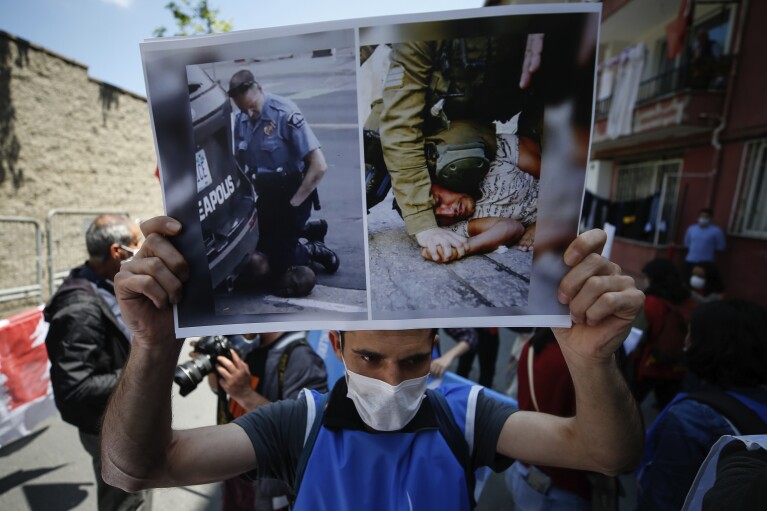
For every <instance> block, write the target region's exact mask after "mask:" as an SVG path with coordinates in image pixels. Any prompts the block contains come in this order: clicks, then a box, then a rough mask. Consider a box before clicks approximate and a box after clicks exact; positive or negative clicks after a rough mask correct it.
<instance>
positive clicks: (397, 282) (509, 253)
mask: <svg viewBox="0 0 767 511" xmlns="http://www.w3.org/2000/svg"><path fill="white" fill-rule="evenodd" d="M392 200H393V195H392V194H391V192H390V193H389V196H388V197H387V198H386V199H385V200H384V201H383V202H381V204H379V205H377V206H375V207H374V208H372V209H371V210H370V214H369V215H368V233H369V241H368V243H369V251H370V286H371V290H372V302H373V304H372V307H373V311H374V318H375V313H376V312H406V311H413V310H430V309H450V308H457V307H461V308H467V307H475V308H479V307H518V306H522V305H525V304H526V303H527V295H528V292H529V289H530V274H531V272H532V263H533V254H532V253H531V252H522V251H521V250H519V249H517V248H515V247H511V248H509V249H508V250H503V247H502V249H501V251H496V252H493V253H490V254H482V255H474V256H470V257H467V258H465V259H461V260H458V261H454V262H451V263H449V264H438V263H434V262H432V261H427V260H425V259H423V258H422V257H421V250H420V248H419V246H418V243H416V241H415V239H414V238H413V237H411V236H408V234H407V232H406V231H405V223H404V222H403V221H402V219H401V218H400V216H399V214H397V212H396V211H394V210H393V209H392ZM402 317H407V314H403V315H402Z"/></svg>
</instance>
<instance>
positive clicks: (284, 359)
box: [277, 338, 311, 399]
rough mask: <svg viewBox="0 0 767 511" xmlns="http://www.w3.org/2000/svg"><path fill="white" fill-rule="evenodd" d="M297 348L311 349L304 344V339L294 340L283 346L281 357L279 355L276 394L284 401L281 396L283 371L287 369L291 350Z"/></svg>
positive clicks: (283, 381)
mask: <svg viewBox="0 0 767 511" xmlns="http://www.w3.org/2000/svg"><path fill="white" fill-rule="evenodd" d="M299 346H307V347H308V348H310V349H311V346H310V345H309V343H308V342H306V338H303V339H296V340H294V341H292V342H291V343H290V344H288V345H287V346H285V351H283V352H282V355H280V363H279V364H278V365H277V392H278V394H277V395H278V396H280V399H284V396H283V395H282V391H283V387H284V383H285V370H286V369H287V368H288V361H289V360H290V354H291V353H293V350H294V349H296V348H298V347H299Z"/></svg>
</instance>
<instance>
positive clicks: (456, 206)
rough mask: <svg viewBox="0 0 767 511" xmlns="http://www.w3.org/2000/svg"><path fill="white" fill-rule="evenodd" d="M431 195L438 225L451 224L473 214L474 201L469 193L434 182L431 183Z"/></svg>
mask: <svg viewBox="0 0 767 511" xmlns="http://www.w3.org/2000/svg"><path fill="white" fill-rule="evenodd" d="M431 195H432V197H434V216H435V217H436V218H437V224H438V225H451V224H454V223H456V222H458V221H460V220H463V219H465V218H469V217H470V216H471V215H473V214H474V205H475V201H474V199H473V198H472V197H471V196H470V195H467V194H465V193H458V192H454V191H452V190H448V189H447V188H444V187H442V186H439V185H435V184H433V185H431Z"/></svg>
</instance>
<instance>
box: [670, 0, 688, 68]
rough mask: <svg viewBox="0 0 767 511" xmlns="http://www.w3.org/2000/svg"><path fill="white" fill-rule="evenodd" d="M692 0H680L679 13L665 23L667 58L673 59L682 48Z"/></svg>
mask: <svg viewBox="0 0 767 511" xmlns="http://www.w3.org/2000/svg"><path fill="white" fill-rule="evenodd" d="M692 1H693V0H680V2H679V13H678V14H677V16H676V18H674V21H672V22H671V23H669V24H668V25H666V40H667V41H668V43H667V49H668V58H669V60H674V59H675V58H676V56H677V55H679V54H680V53H681V52H682V50H683V49H684V35H685V32H686V31H687V25H688V22H689V20H690V15H691V14H692Z"/></svg>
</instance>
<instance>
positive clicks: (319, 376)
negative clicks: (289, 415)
mask: <svg viewBox="0 0 767 511" xmlns="http://www.w3.org/2000/svg"><path fill="white" fill-rule="evenodd" d="M191 355H192V356H193V359H192V360H190V361H189V362H186V363H184V364H181V365H179V366H178V367H177V368H176V375H175V378H174V380H175V381H176V383H177V384H179V387H180V392H181V395H182V396H184V395H187V394H189V393H190V392H191V391H192V390H194V389H195V388H196V387H197V385H198V384H199V383H200V382H201V381H202V379H203V378H204V377H205V376H206V375H207V376H208V383H209V384H210V387H211V388H212V389H213V391H214V392H216V393H217V394H218V396H219V400H218V413H217V421H216V422H217V423H218V424H227V423H229V422H231V421H232V420H234V419H236V418H237V417H240V416H242V415H244V414H245V413H247V412H249V411H251V410H254V409H256V408H258V407H260V406H264V405H267V404H269V403H271V402H274V401H280V400H283V399H295V398H296V397H297V396H298V394H299V392H300V391H301V389H303V388H307V389H314V390H317V391H318V392H327V390H328V385H327V373H326V371H325V363H324V362H323V361H322V359H321V358H320V357H319V356H318V355H317V354H316V353H315V352H314V350H312V348H311V346H310V345H309V343H308V342H307V340H306V332H268V333H262V334H258V335H256V334H245V335H230V336H212V337H203V338H202V339H200V340H198V341H196V342H195V343H194V351H193V352H192V354H191ZM211 363H212V364H213V365H211ZM221 495H222V503H221V509H222V510H223V511H278V510H283V509H285V510H287V509H288V503H289V500H290V499H292V497H293V496H292V495H291V490H290V487H289V486H288V485H286V484H285V483H283V482H282V481H278V480H275V479H259V480H258V481H257V482H255V483H253V482H251V481H249V480H247V479H244V478H242V477H234V478H231V479H227V480H226V481H224V482H223V487H222V491H221Z"/></svg>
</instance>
